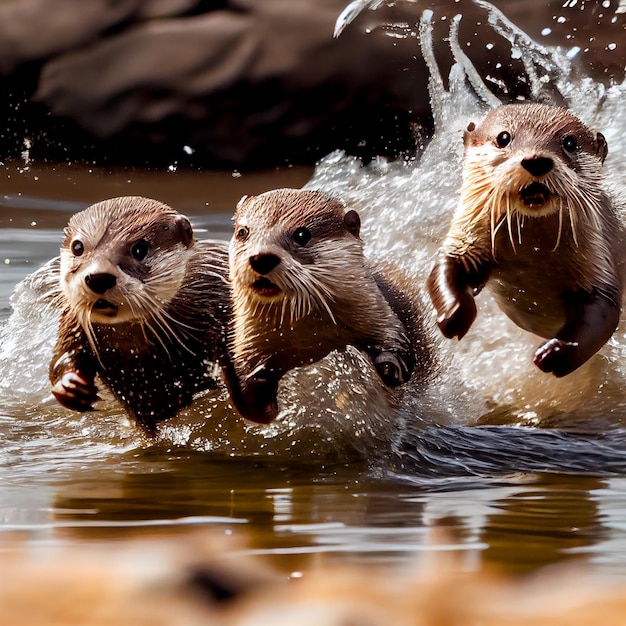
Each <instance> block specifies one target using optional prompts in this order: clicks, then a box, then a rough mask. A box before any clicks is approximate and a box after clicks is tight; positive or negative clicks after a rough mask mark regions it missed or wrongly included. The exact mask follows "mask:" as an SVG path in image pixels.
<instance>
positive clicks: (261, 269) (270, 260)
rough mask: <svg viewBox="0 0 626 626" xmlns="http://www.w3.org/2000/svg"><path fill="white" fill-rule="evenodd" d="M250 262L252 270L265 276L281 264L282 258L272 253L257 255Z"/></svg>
mask: <svg viewBox="0 0 626 626" xmlns="http://www.w3.org/2000/svg"><path fill="white" fill-rule="evenodd" d="M249 260H250V265H251V266H252V269H253V270H254V271H255V272H257V273H258V274H263V275H264V276H265V274H269V273H270V272H271V271H272V270H273V269H274V268H275V267H276V266H277V265H278V264H279V263H280V257H279V256H277V255H275V254H271V253H267V254H255V255H254V256H251V257H250V259H249Z"/></svg>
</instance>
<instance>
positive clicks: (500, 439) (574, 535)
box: [0, 163, 626, 576]
mask: <svg viewBox="0 0 626 626" xmlns="http://www.w3.org/2000/svg"><path fill="white" fill-rule="evenodd" d="M311 175H312V171H311V170H309V169H298V168H293V169H283V170H279V171H271V172H259V173H245V174H238V173H232V172H224V173H222V172H182V171H141V170H132V171H111V170H106V171H104V170H96V169H89V168H88V167H84V166H71V165H56V166H53V165H42V164H36V163H35V164H33V163H31V164H28V165H25V164H24V163H6V164H4V165H3V166H2V168H1V169H0V262H1V264H2V265H1V267H2V270H1V274H0V314H1V319H2V324H3V328H4V329H5V331H6V328H7V324H8V321H7V320H9V318H10V316H11V315H12V309H11V305H10V302H9V298H10V296H11V293H12V292H13V290H14V289H15V288H16V285H18V283H19V282H20V281H21V280H22V279H23V278H24V277H25V276H26V275H27V274H29V273H31V272H33V271H35V270H36V269H37V268H38V267H39V266H40V265H42V264H43V263H44V262H45V261H47V260H48V259H50V258H52V257H53V256H55V255H56V254H57V251H58V247H59V245H60V241H61V237H62V228H63V226H64V224H65V223H66V222H67V219H68V218H69V216H70V215H71V214H72V213H74V212H75V211H78V210H80V209H82V208H84V207H86V206H87V205H88V204H90V203H92V202H94V201H97V200H100V199H104V198H108V197H113V196H118V195H126V194H141V195H147V196H151V197H155V198H158V199H160V200H163V201H165V202H168V203H170V204H171V205H172V206H174V207H175V208H176V209H178V210H180V211H181V212H183V213H186V214H187V215H189V216H190V217H191V218H192V222H193V224H194V227H195V228H196V229H197V230H198V232H199V234H200V236H202V235H204V234H206V235H207V236H211V237H219V238H224V239H226V238H228V237H229V236H230V230H231V227H232V225H231V215H232V212H233V210H234V205H235V203H236V201H237V200H238V199H239V197H240V196H241V195H243V194H251V193H258V192H261V191H263V190H265V189H270V188H274V187H278V186H293V187H300V186H302V185H304V184H305V183H306V182H307V181H308V180H309V178H310V177H311ZM20 289H21V288H20V286H18V287H17V292H18V293H19V292H20ZM19 306H21V307H22V308H23V309H24V310H25V311H26V312H30V314H32V318H28V319H29V321H28V322H27V325H31V326H30V328H28V329H27V333H26V336H27V338H26V339H25V340H24V341H22V340H20V342H19V343H18V344H17V345H16V344H13V343H11V344H10V345H9V346H8V347H7V344H8V343H9V341H10V339H11V337H7V336H6V333H5V337H4V340H3V341H4V343H3V344H0V348H1V349H2V351H1V352H0V370H1V372H2V379H3V382H2V384H0V535H2V536H3V537H4V538H6V537H9V536H14V535H15V534H17V535H18V536H20V537H23V538H25V539H26V540H27V541H28V542H29V544H32V545H33V546H38V547H45V546H50V545H58V544H59V543H61V544H63V543H72V544H75V543H76V542H79V543H92V542H97V543H102V542H104V543H106V542H109V541H111V540H114V539H115V540H125V539H130V538H135V537H137V536H140V537H149V536H159V537H172V536H174V537H176V536H179V535H181V534H186V533H188V532H189V531H191V530H196V531H197V530H198V528H200V529H206V530H207V532H215V533H217V534H225V535H229V536H233V535H234V536H240V537H241V538H242V539H243V541H244V542H245V544H246V545H247V546H248V551H249V552H251V553H253V554H258V555H262V557H259V558H264V559H267V560H268V561H271V562H272V563H273V564H275V565H277V566H278V567H279V568H280V569H281V570H284V571H293V570H296V569H302V568H306V567H307V566H308V565H309V564H310V563H311V562H312V561H311V560H312V559H316V558H319V555H325V557H324V558H326V559H328V560H329V561H336V562H346V561H350V562H359V563H371V562H376V563H378V564H383V565H386V566H395V565H398V564H402V563H406V562H410V561H413V560H415V559H416V558H418V559H419V558H421V556H422V555H424V554H425V553H427V552H429V551H432V550H445V551H448V550H455V551H458V552H459V553H460V554H461V556H462V563H463V564H464V567H466V568H467V569H474V568H478V567H480V566H481V565H484V564H496V565H497V566H499V567H502V568H503V569H505V570H507V571H515V572H520V571H530V570H534V569H536V568H539V567H542V566H545V565H549V564H553V563H561V562H566V561H573V560H575V561H582V562H583V563H587V564H592V565H593V566H594V567H597V568H598V569H599V570H601V571H602V572H604V573H609V574H615V575H617V576H623V575H626V438H625V437H624V434H623V433H622V431H621V430H620V429H619V428H616V429H615V430H614V431H612V434H611V436H606V433H604V432H601V429H598V431H597V432H578V433H567V432H565V431H561V430H547V429H539V428H537V429H532V428H517V427H514V426H500V427H498V426H485V427H477V426H473V425H471V424H468V425H464V424H463V421H462V420H460V421H458V420H457V422H456V425H454V426H449V427H446V426H443V427H441V428H438V427H434V426H433V423H432V421H436V420H434V418H433V420H432V421H431V414H432V410H431V409H428V407H426V408H424V411H423V412H422V413H421V414H418V412H417V411H416V412H413V413H409V412H407V413H406V414H404V415H402V420H403V423H404V428H403V430H402V432H401V433H400V434H398V432H396V431H395V430H393V431H392V430H386V429H385V428H372V429H371V432H370V433H369V435H367V436H361V435H359V433H358V432H357V428H356V427H355V428H354V432H353V431H352V426H350V427H349V428H343V430H342V429H337V434H336V437H335V434H334V432H335V431H333V428H334V426H332V425H331V426H330V427H326V428H325V430H320V431H316V430H315V429H311V430H306V428H302V427H298V426H296V427H292V428H291V429H289V428H286V429H283V431H282V432H281V433H280V436H276V433H275V432H261V431H255V432H252V433H250V432H247V433H244V435H245V436H244V435H241V432H243V431H244V430H245V429H246V428H245V426H242V425H241V423H240V421H239V420H238V418H236V417H235V416H233V415H229V414H227V413H224V412H221V413H220V411H219V410H215V411H213V410H212V409H213V408H215V407H216V405H215V404H209V406H208V408H207V406H200V405H198V406H194V407H192V408H191V409H190V410H189V411H188V412H187V415H186V416H185V417H184V418H183V419H182V420H179V421H178V422H177V423H176V424H174V425H173V426H171V428H170V430H169V433H168V436H166V437H162V438H161V439H159V440H156V441H152V440H147V439H145V438H143V437H142V436H140V435H139V434H138V433H137V431H136V430H135V429H134V428H133V426H132V425H130V424H129V423H128V422H127V420H126V419H125V417H124V415H123V413H122V412H121V411H120V410H119V408H118V407H116V406H115V403H114V402H112V401H111V402H109V403H108V404H106V405H105V408H104V409H102V410H100V411H97V412H91V413H87V414H80V415H79V414H75V413H72V412H70V411H66V410H64V409H62V408H61V407H59V406H57V405H56V404H55V403H54V402H53V400H52V399H51V397H50V395H49V392H48V382H47V379H46V368H47V362H46V358H45V356H46V353H47V352H46V351H47V350H49V349H50V346H51V342H52V341H53V339H54V334H55V326H54V323H53V322H52V321H48V320H46V319H45V318H41V317H39V316H38V315H37V306H39V305H37V303H36V302H33V301H31V302H29V301H26V302H22V303H21V304H20V305H19ZM28 335H30V336H28ZM441 393H442V396H445V395H446V394H447V393H449V391H447V390H445V389H444V390H443V391H442V392H441ZM312 399H313V400H314V401H315V402H318V401H320V400H319V398H318V397H313V398H312ZM310 400H311V399H310ZM297 401H298V399H296V402H297ZM431 408H432V407H431ZM387 418H388V419H389V420H390V421H391V420H396V419H398V416H395V415H389V416H385V415H383V416H382V420H383V421H384V420H385V419H387ZM305 419H306V415H305ZM377 419H381V417H378V418H377ZM212 421H213V422H215V421H219V425H217V426H215V427H214V428H208V430H207V429H206V428H205V429H204V430H203V429H202V428H200V431H199V433H200V434H197V431H196V430H194V429H196V428H197V424H198V423H202V424H203V427H204V426H206V424H210V423H211V422H212ZM619 421H620V420H619V419H617V420H615V421H614V422H613V426H614V427H615V426H616V427H619ZM307 426H310V425H307ZM361 426H362V424H361ZM190 432H192V433H196V434H194V436H189V433H190ZM368 437H369V439H368ZM251 438H252V440H254V443H250V439H251ZM318 438H323V439H324V445H323V446H321V447H318V446H317V444H318V443H319V441H318ZM265 441H267V442H269V443H267V444H265V443H264V442H265ZM311 441H313V443H311ZM246 442H247V443H246ZM352 444H354V445H352ZM433 527H437V528H444V529H445V530H446V534H445V537H446V540H445V542H444V543H443V544H442V543H438V544H437V545H432V543H431V539H430V537H431V529H432V528H433ZM1 538H2V537H0V539H1ZM116 545H119V544H117V543H116ZM4 549H10V548H9V547H7V545H6V544H4Z"/></svg>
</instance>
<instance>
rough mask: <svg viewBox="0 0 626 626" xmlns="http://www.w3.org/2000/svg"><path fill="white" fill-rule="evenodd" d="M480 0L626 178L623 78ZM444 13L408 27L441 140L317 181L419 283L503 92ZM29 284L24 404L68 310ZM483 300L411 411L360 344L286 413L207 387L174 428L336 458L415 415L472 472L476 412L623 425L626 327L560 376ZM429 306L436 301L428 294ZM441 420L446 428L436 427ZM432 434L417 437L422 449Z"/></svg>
mask: <svg viewBox="0 0 626 626" xmlns="http://www.w3.org/2000/svg"><path fill="white" fill-rule="evenodd" d="M476 4H478V5H479V6H480V7H482V8H483V9H484V10H485V11H486V12H487V16H488V23H489V25H490V27H491V28H492V29H493V31H494V32H495V33H496V34H497V35H499V36H500V37H502V38H504V39H505V40H506V41H507V42H509V45H510V51H511V52H510V53H511V57H512V58H521V59H523V62H524V69H525V72H526V74H527V76H526V78H527V81H528V83H529V85H530V91H531V93H532V94H534V95H537V94H539V93H541V92H542V91H544V90H545V89H547V88H550V89H555V90H556V91H557V92H558V93H560V94H561V96H562V97H563V98H564V99H565V100H566V101H567V102H569V104H570V107H571V108H572V111H573V112H574V113H575V114H577V115H578V116H579V117H581V118H582V119H583V120H584V121H585V122H587V123H588V124H589V125H590V126H595V127H597V128H598V129H600V130H602V132H603V133H604V134H605V136H606V137H607V140H608V142H609V147H610V152H609V158H608V159H607V162H606V168H607V171H608V177H609V180H610V182H611V184H613V185H614V186H615V187H616V188H619V189H621V185H622V183H621V178H622V177H623V176H624V175H625V174H626V169H625V168H626V162H625V163H622V162H620V161H621V160H620V158H619V155H620V154H622V153H623V151H624V148H626V109H625V107H624V106H623V104H624V91H625V87H624V85H615V86H612V87H606V86H604V85H602V84H600V83H596V82H594V81H593V80H592V79H590V78H587V77H577V76H575V74H574V73H573V72H572V68H571V58H572V54H571V51H568V50H561V49H554V48H546V47H544V46H541V45H539V44H537V43H535V42H534V41H532V40H531V39H530V38H529V37H528V36H527V35H526V34H525V33H523V32H522V31H521V30H519V29H518V28H517V27H516V26H515V25H514V24H512V23H511V22H510V21H509V20H507V18H506V17H505V16H504V15H503V14H502V13H501V12H500V11H498V10H497V9H495V8H494V7H492V6H491V5H489V4H488V3H486V2H483V1H480V0H479V1H477V2H476ZM380 5H382V2H381V1H379V0H374V1H372V0H370V1H368V0H360V1H358V2H353V3H352V4H351V5H349V7H348V8H347V9H346V11H344V13H343V14H342V17H341V18H340V19H341V24H343V27H345V25H347V24H348V23H349V22H350V21H351V20H352V19H354V17H356V15H358V13H359V12H360V11H362V10H363V9H365V8H375V7H377V6H380ZM433 17H434V13H433V12H432V11H426V12H424V13H423V15H422V17H421V19H420V26H419V29H418V31H417V32H416V33H415V34H414V33H413V31H411V30H406V33H407V34H406V36H407V37H415V46H416V52H418V50H421V55H422V57H423V58H424V60H425V61H426V63H427V66H428V69H429V72H430V80H429V96H430V101H431V108H432V111H433V116H434V129H435V130H434V135H433V137H432V138H431V139H430V141H429V142H428V144H427V145H426V146H425V147H424V149H423V150H422V152H421V153H420V154H419V155H418V157H417V158H416V159H415V160H414V161H412V162H408V163H407V162H401V161H398V162H392V163H388V162H386V161H384V160H382V159H381V160H378V161H375V162H373V163H372V164H370V165H369V166H367V167H362V165H361V163H360V161H359V160H357V159H355V158H351V157H348V156H346V155H344V154H341V153H335V154H332V155H329V156H328V157H326V158H325V159H323V160H322V162H321V163H320V164H319V165H318V167H317V168H316V171H315V175H314V177H313V179H312V180H311V182H310V183H309V184H308V185H307V187H309V188H315V189H323V190H326V191H329V192H331V193H333V194H335V195H337V196H339V197H341V198H343V199H344V200H345V201H346V202H347V203H348V204H350V205H351V206H353V207H354V208H356V209H357V210H359V212H360V213H361V216H362V218H363V231H362V232H363V238H364V240H365V242H366V245H367V253H368V255H370V256H371V257H372V258H377V257H378V258H385V259H386V260H390V261H394V262H395V263H397V265H398V266H399V267H400V268H401V269H402V270H404V271H406V272H407V273H409V274H410V275H411V276H413V278H414V280H415V281H416V282H417V283H419V284H424V281H425V278H426V276H427V274H428V272H429V270H430V267H431V264H432V260H433V256H434V254H435V252H436V250H437V247H438V245H439V243H440V242H441V240H442V238H443V236H444V235H445V233H446V231H447V228H448V224H449V220H450V217H451V214H452V212H453V210H454V208H455V206H456V204H457V201H458V191H459V188H460V178H461V159H462V133H463V130H464V129H465V128H466V127H467V124H468V123H469V122H470V121H478V120H479V119H480V118H482V117H483V116H484V114H485V112H486V111H487V110H488V109H489V108H490V107H493V106H497V105H498V104H499V103H500V100H499V99H498V98H497V97H496V96H495V95H494V94H493V93H492V92H491V90H490V89H489V88H488V87H487V85H486V83H485V81H484V79H483V77H482V74H481V73H480V72H479V71H477V69H476V68H475V67H474V65H473V64H472V62H471V60H470V59H469V58H468V56H467V55H466V54H465V53H464V51H463V47H462V45H461V43H460V41H459V24H460V22H461V20H462V19H463V18H462V16H460V15H458V16H455V17H454V18H453V19H452V20H451V21H450V32H449V46H450V51H451V53H452V56H453V57H454V61H455V62H454V64H453V66H452V68H451V70H450V72H449V75H448V77H447V80H444V78H443V76H442V75H441V72H440V69H439V65H438V62H437V58H436V54H435V45H434V41H433ZM341 24H340V25H341ZM340 30H341V29H340V28H339V30H338V32H340ZM401 31H402V29H400V28H398V29H396V30H395V31H394V32H395V33H396V36H397V35H398V33H400V32H401ZM29 289H30V287H29V283H28V279H27V281H26V282H25V283H23V284H22V285H20V286H19V287H18V289H17V290H16V296H15V297H14V301H13V304H14V307H15V311H16V312H15V314H14V316H13V317H12V319H11V320H10V321H9V322H8V323H7V325H5V327H4V329H3V334H2V337H1V338H0V369H1V370H2V372H3V377H0V379H1V380H0V392H2V396H3V399H4V398H6V397H7V394H9V393H11V394H13V396H17V398H16V400H15V401H16V402H24V397H21V398H20V397H19V396H20V394H28V397H29V402H36V401H41V402H42V403H44V404H45V401H46V399H47V398H48V397H49V396H48V390H47V371H45V370H47V363H48V357H46V355H47V354H49V353H50V352H51V349H52V343H53V341H54V332H51V330H50V329H51V328H54V327H55V324H56V322H55V320H54V319H53V318H54V315H55V314H54V312H50V315H51V317H50V318H48V317H42V318H41V319H38V320H35V321H33V320H32V319H29V318H28V316H29V315H32V314H33V311H34V312H35V313H37V314H39V315H44V316H47V315H48V313H44V312H43V311H44V309H43V308H41V307H33V299H32V298H33V293H32V291H30V292H29ZM35 289H37V286H36V285H35ZM29 298H30V300H29ZM478 304H479V314H478V320H477V321H476V323H475V324H474V326H473V327H472V329H471V331H470V333H469V334H468V335H467V337H466V338H464V339H463V341H462V342H456V341H454V342H453V341H443V340H441V341H439V344H438V345H439V347H440V352H441V361H442V369H443V373H442V375H441V376H440V377H439V378H438V379H437V380H436V382H435V383H434V384H433V385H431V387H429V388H428V389H427V390H426V392H425V393H422V394H420V395H419V397H418V396H415V395H410V394H409V395H408V397H405V398H404V400H403V402H404V405H403V407H402V408H401V410H397V403H396V402H394V401H393V399H391V400H390V398H388V397H386V395H385V394H384V393H382V392H381V391H380V388H379V386H378V385H377V384H375V381H374V380H373V379H372V378H371V372H370V371H369V369H370V368H368V367H364V366H363V362H362V360H361V356H360V355H359V354H358V353H356V352H354V351H349V352H348V354H347V356H339V355H330V356H329V357H328V358H326V359H324V360H323V361H322V362H320V363H318V364H316V365H314V366H311V367H310V368H306V369H303V370H300V371H297V372H295V373H293V374H292V375H290V376H288V377H286V378H285V380H284V384H283V385H282V388H281V394H280V401H281V403H282V406H283V407H284V410H283V411H282V412H281V415H280V418H279V420H278V421H277V422H276V423H274V424H271V425H269V426H266V427H260V426H255V425H251V424H247V423H243V422H237V421H236V420H235V419H234V418H233V413H232V409H231V408H230V407H229V406H228V401H227V399H226V398H225V397H223V396H221V395H220V393H219V392H218V393H216V394H207V395H205V396H204V397H203V398H201V399H199V400H198V402H197V403H196V404H194V405H193V406H192V407H191V408H190V409H188V410H187V411H184V412H183V414H182V415H181V416H180V417H179V418H177V419H176V420H173V421H172V422H170V423H168V424H167V425H166V426H165V427H164V429H163V435H162V436H163V439H164V441H165V442H168V441H169V442H171V443H172V444H174V445H189V446H192V447H194V448H196V449H199V450H205V451H210V452H214V453H225V454H228V455H237V454H246V455H259V454H262V455H271V454H280V455H282V456H284V455H291V454H298V455H300V454H303V455H309V454H312V455H316V454H317V455H319V456H322V457H327V456H328V454H329V453H335V454H336V455H337V456H341V455H343V454H345V453H346V451H347V450H350V449H351V450H352V451H354V450H356V451H357V453H359V454H362V455H368V454H371V453H373V452H374V453H375V454H376V456H375V457H374V458H379V459H380V458H383V457H385V455H386V454H387V452H388V447H387V444H388V443H389V442H392V441H394V440H395V441H398V442H400V445H399V448H402V447H403V446H404V450H405V452H403V453H402V454H405V453H406V441H407V440H406V439H402V433H403V432H404V427H405V424H407V423H410V427H409V429H410V430H412V431H414V430H415V428H416V427H419V428H421V427H422V426H423V425H424V424H431V423H440V424H452V425H453V427H452V428H451V429H449V430H446V429H445V428H444V429H439V430H435V431H429V430H428V429H427V430H423V431H420V432H423V433H425V434H424V437H426V439H425V440H424V445H423V451H424V454H423V455H422V456H423V458H430V457H431V456H432V445H431V444H433V442H435V444H433V445H436V446H437V449H444V448H445V449H446V450H448V449H449V450H450V452H449V453H446V454H447V456H449V457H450V458H452V457H454V456H455V454H456V453H459V454H461V455H462V457H463V458H462V459H461V460H460V461H459V464H458V466H459V467H465V468H466V470H467V467H468V465H467V464H468V463H469V465H471V463H472V461H470V460H468V459H469V456H470V455H471V449H472V448H473V449H475V447H476V445H474V446H472V445H466V446H465V447H463V448H461V447H459V445H458V443H459V442H460V441H461V440H463V441H465V442H466V443H467V442H468V441H472V437H479V438H480V437H481V435H480V431H479V429H466V428H465V425H467V424H473V423H475V422H481V423H485V424H497V423H508V424H513V425H518V424H528V425H539V424H541V425H544V426H545V425H550V426H553V425H560V426H563V425H567V426H568V427H571V426H573V425H574V424H575V422H576V421H577V420H582V421H583V422H584V423H585V424H589V423H590V422H593V423H594V428H595V429H597V430H600V429H601V428H602V424H607V423H608V425H609V426H619V425H620V422H621V419H622V414H623V413H624V410H623V409H624V400H623V399H622V398H623V395H624V394H623V387H624V380H625V379H626V358H625V357H626V326H624V325H622V327H620V329H618V331H617V333H616V335H615V336H614V338H613V339H612V340H611V342H610V343H609V344H608V345H607V346H606V347H605V349H604V350H603V351H602V354H601V355H598V356H597V357H595V358H594V359H592V360H591V361H590V362H589V363H588V364H587V365H585V366H584V367H583V368H581V369H580V370H579V371H577V372H575V373H574V374H572V375H570V376H568V377H566V378H565V379H562V380H556V379H554V378H553V377H551V376H548V375H545V374H543V373H541V372H540V371H539V370H537V369H536V368H535V367H534V366H533V365H532V362H531V355H532V353H533V351H534V348H535V347H536V345H537V344H538V343H539V342H538V339H537V338H536V337H533V336H531V335H529V334H527V333H524V332H523V331H521V330H519V329H518V328H517V327H515V326H514V325H513V324H512V323H511V322H510V321H509V320H508V319H507V318H506V317H505V316H504V314H502V313H501V312H500V311H499V309H498V308H497V307H496V305H495V302H494V301H493V299H492V298H491V297H489V295H488V293H483V294H481V295H480V298H479V301H478ZM425 306H429V305H428V303H427V302H425ZM34 327H35V328H37V327H38V328H40V329H42V330H41V334H33V328H34ZM433 329H434V324H433ZM434 332H435V329H434ZM437 336H438V335H437ZM20 385H22V386H20ZM51 410H52V409H51ZM116 411H117V412H116ZM103 413H104V416H105V420H104V423H105V424H107V425H108V427H110V425H111V424H112V423H113V422H114V420H116V419H119V417H120V414H119V408H117V409H115V408H111V409H108V410H105V411H104V412H103ZM98 419H102V417H99V418H98ZM455 424H456V425H458V426H454V425H455ZM428 432H435V433H437V437H435V438H433V436H432V435H429V434H428ZM483 432H487V431H483ZM488 432H491V431H488ZM420 436H421V435H420ZM420 436H414V437H413V438H412V439H411V443H412V444H415V445H417V446H418V448H419V446H420V445H421V444H420ZM556 439H557V440H558V437H557V438H556ZM496 440H497V436H491V435H490V436H489V437H488V439H485V440H482V439H481V441H483V443H484V442H485V441H487V442H488V443H487V449H489V448H490V447H491V446H493V445H495V442H496ZM441 442H444V443H445V445H443V444H441ZM474 444H478V440H475V441H474ZM468 449H469V450H470V452H467V450H468ZM507 450H509V451H510V448H508V449H507ZM455 451H456V452H455ZM415 456H419V454H417V453H416V455H415ZM507 458H508V457H507ZM437 464H440V465H443V464H445V459H443V457H437ZM480 467H481V468H482V467H483V466H482V465H481V466H480ZM532 467H534V466H532ZM467 471H469V470H467ZM477 471H478V470H477Z"/></svg>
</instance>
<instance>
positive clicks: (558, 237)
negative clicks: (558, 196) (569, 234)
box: [552, 202, 563, 252]
mask: <svg viewBox="0 0 626 626" xmlns="http://www.w3.org/2000/svg"><path fill="white" fill-rule="evenodd" d="M562 231H563V202H560V203H559V228H558V230H557V233H556V243H555V244H554V248H552V252H555V251H556V249H557V248H558V247H559V244H560V243H561V233H562Z"/></svg>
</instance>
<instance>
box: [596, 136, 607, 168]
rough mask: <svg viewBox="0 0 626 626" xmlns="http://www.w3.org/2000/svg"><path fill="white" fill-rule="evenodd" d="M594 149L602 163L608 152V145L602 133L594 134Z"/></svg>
mask: <svg viewBox="0 0 626 626" xmlns="http://www.w3.org/2000/svg"><path fill="white" fill-rule="evenodd" d="M596 151H597V153H598V156H599V157H600V161H601V162H602V163H604V159H606V155H607V154H608V153H609V146H608V144H607V143H606V139H605V137H604V135H603V134H602V133H598V134H597V135H596Z"/></svg>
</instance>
